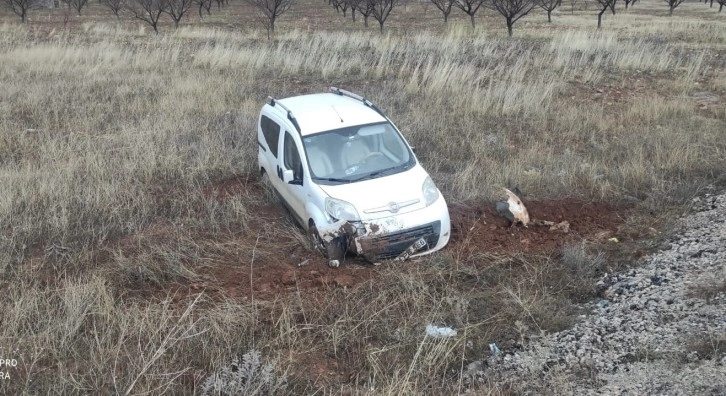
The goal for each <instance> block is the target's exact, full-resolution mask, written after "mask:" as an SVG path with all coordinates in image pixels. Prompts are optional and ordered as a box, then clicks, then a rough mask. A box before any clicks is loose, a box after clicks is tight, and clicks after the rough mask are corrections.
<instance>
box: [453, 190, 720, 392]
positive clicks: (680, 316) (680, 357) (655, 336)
mask: <svg viewBox="0 0 726 396" xmlns="http://www.w3.org/2000/svg"><path fill="white" fill-rule="evenodd" d="M598 285H599V286H600V287H601V288H602V291H603V293H602V295H603V296H604V298H603V299H602V300H599V301H593V302H591V303H589V304H588V306H587V307H586V308H587V309H589V310H590V313H589V314H586V315H582V317H581V320H580V321H579V322H578V323H577V324H576V325H575V326H573V327H572V328H570V329H568V330H565V331H561V332H559V333H555V334H549V335H546V336H543V337H540V338H536V339H533V340H529V341H528V342H525V343H524V344H525V345H524V346H523V348H521V350H518V351H507V350H502V351H501V352H498V353H493V354H492V356H490V357H488V358H487V359H485V360H481V361H477V362H474V363H471V364H470V365H469V368H468V375H467V376H466V379H467V380H468V381H471V382H474V383H476V382H486V383H488V384H489V385H492V384H500V385H501V384H507V386H510V387H511V388H513V389H516V390H522V391H523V393H525V394H539V393H542V392H547V393H552V394H562V393H569V394H607V395H636V394H637V395H640V394H667V395H726V194H724V195H706V196H705V197H702V198H698V199H696V200H694V212H693V213H692V214H690V215H688V216H686V217H684V218H683V219H681V220H680V222H679V226H678V231H677V232H676V233H675V234H674V235H673V236H672V237H671V238H670V240H669V241H668V242H667V243H665V244H664V247H663V249H661V250H660V251H658V252H657V253H654V254H652V255H650V256H648V257H646V258H645V261H644V263H643V265H640V266H638V268H635V269H632V270H630V271H628V272H626V273H621V274H606V275H605V276H604V277H603V278H602V279H601V280H600V282H599V284H598ZM497 386H499V385H497Z"/></svg>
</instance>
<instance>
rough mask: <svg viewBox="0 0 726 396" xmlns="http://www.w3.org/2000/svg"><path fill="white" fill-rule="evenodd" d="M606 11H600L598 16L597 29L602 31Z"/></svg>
mask: <svg viewBox="0 0 726 396" xmlns="http://www.w3.org/2000/svg"><path fill="white" fill-rule="evenodd" d="M605 11H606V10H602V11H600V13H599V14H597V28H598V29H600V25H601V24H602V14H604V13H605Z"/></svg>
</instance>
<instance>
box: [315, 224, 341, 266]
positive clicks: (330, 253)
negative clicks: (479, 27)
mask: <svg viewBox="0 0 726 396" xmlns="http://www.w3.org/2000/svg"><path fill="white" fill-rule="evenodd" d="M308 238H309V239H310V245H311V246H312V248H313V250H315V251H317V252H320V253H322V254H323V256H326V257H327V258H328V265H329V266H330V267H338V266H340V263H341V262H342V261H343V258H344V257H345V250H344V249H343V247H342V246H341V244H340V240H339V238H335V239H333V240H331V241H330V242H325V241H324V240H323V238H321V237H320V233H319V232H318V227H316V226H315V222H314V221H312V220H310V225H309V226H308Z"/></svg>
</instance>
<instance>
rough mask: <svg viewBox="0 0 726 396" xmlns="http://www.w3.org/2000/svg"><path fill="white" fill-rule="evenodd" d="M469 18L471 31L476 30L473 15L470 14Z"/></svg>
mask: <svg viewBox="0 0 726 396" xmlns="http://www.w3.org/2000/svg"><path fill="white" fill-rule="evenodd" d="M469 18H471V29H472V30H474V29H476V22H475V21H474V14H470V15H469Z"/></svg>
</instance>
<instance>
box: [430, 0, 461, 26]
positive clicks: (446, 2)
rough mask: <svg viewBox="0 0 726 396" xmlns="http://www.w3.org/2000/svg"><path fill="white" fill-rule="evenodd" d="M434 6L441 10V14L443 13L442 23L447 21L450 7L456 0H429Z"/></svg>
mask: <svg viewBox="0 0 726 396" xmlns="http://www.w3.org/2000/svg"><path fill="white" fill-rule="evenodd" d="M429 1H431V2H432V3H434V5H435V6H436V8H438V9H439V11H441V13H442V14H444V23H447V22H449V14H451V8H452V7H453V6H454V3H456V0H429Z"/></svg>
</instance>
